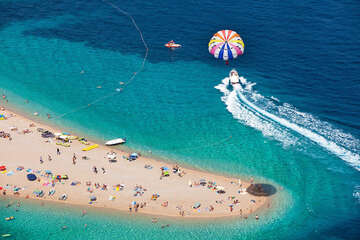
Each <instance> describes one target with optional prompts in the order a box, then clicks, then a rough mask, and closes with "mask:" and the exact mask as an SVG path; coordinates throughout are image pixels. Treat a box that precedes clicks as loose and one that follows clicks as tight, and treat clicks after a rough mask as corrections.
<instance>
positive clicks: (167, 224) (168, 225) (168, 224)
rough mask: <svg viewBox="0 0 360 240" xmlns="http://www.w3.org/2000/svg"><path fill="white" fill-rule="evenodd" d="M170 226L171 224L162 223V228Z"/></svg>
mask: <svg viewBox="0 0 360 240" xmlns="http://www.w3.org/2000/svg"><path fill="white" fill-rule="evenodd" d="M166 227H170V224H166V225H162V226H161V228H166Z"/></svg>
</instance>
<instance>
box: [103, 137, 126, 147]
mask: <svg viewBox="0 0 360 240" xmlns="http://www.w3.org/2000/svg"><path fill="white" fill-rule="evenodd" d="M122 143H126V139H125V138H116V139H113V140H110V141H107V142H106V143H105V145H106V146H113V145H118V144H122Z"/></svg>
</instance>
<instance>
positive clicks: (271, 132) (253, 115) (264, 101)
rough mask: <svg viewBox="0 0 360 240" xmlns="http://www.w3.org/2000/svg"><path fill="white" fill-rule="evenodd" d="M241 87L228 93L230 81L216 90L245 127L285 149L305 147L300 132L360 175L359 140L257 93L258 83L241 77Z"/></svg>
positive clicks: (287, 105)
mask: <svg viewBox="0 0 360 240" xmlns="http://www.w3.org/2000/svg"><path fill="white" fill-rule="evenodd" d="M240 81H241V83H242V86H241V85H240V84H237V85H234V86H233V90H232V91H230V90H229V89H228V86H229V79H228V78H225V79H223V80H222V83H221V84H219V85H217V86H215V88H216V89H218V90H219V91H221V92H222V93H223V96H222V97H221V100H222V101H223V102H224V103H225V104H226V109H227V110H228V111H229V112H230V113H231V114H232V115H233V117H234V118H235V119H237V120H239V121H240V122H241V123H243V124H245V125H247V126H250V127H252V128H254V129H257V130H259V131H261V132H262V133H263V135H264V136H269V137H272V138H274V139H275V140H277V141H280V142H281V143H282V144H283V145H284V146H289V145H297V144H301V141H298V140H299V138H298V137H297V136H296V135H294V134H293V133H294V132H296V133H298V134H300V135H302V136H304V137H305V138H306V139H309V140H311V141H312V142H314V143H316V144H317V145H319V146H321V147H322V148H324V149H325V150H327V151H329V152H330V153H332V154H334V155H336V156H338V157H339V158H341V159H342V160H344V161H346V162H347V163H348V164H349V165H351V166H352V167H354V168H355V169H357V170H358V171H360V156H359V154H358V153H359V148H360V147H359V146H360V144H359V140H358V139H356V138H354V137H353V136H352V135H350V134H347V133H344V132H343V131H341V130H339V129H336V128H334V127H332V126H331V124H329V123H327V122H323V121H320V120H318V119H317V118H315V117H313V116H312V115H311V114H308V113H303V112H300V111H298V110H297V109H296V108H295V107H293V106H291V105H290V104H287V103H284V104H281V105H280V104H279V102H280V101H279V100H278V99H276V100H277V101H274V100H272V99H271V98H267V97H264V96H263V95H261V94H259V93H257V92H256V91H253V89H252V87H253V86H254V85H255V83H251V82H248V81H247V80H246V79H245V78H244V77H240Z"/></svg>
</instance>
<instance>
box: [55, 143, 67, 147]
mask: <svg viewBox="0 0 360 240" xmlns="http://www.w3.org/2000/svg"><path fill="white" fill-rule="evenodd" d="M56 145H60V146H63V147H70V144H68V143H62V142H57V143H56Z"/></svg>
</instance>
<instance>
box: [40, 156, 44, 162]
mask: <svg viewBox="0 0 360 240" xmlns="http://www.w3.org/2000/svg"><path fill="white" fill-rule="evenodd" d="M43 163H44V160H43V159H42V156H40V164H43Z"/></svg>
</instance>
